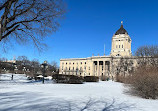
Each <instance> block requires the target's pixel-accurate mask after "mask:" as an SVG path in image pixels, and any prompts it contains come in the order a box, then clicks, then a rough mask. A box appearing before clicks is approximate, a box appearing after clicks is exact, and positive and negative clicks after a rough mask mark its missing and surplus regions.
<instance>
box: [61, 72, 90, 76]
mask: <svg viewBox="0 0 158 111" xmlns="http://www.w3.org/2000/svg"><path fill="white" fill-rule="evenodd" d="M62 74H64V72H62ZM65 74H66V72H65ZM69 74H70V72H69ZM72 74H76V75H78V73H72ZM81 74H82V73H81V72H80V76H81ZM84 75H86V74H85V73H84ZM89 75H90V73H89Z"/></svg>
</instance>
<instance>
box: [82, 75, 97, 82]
mask: <svg viewBox="0 0 158 111" xmlns="http://www.w3.org/2000/svg"><path fill="white" fill-rule="evenodd" d="M84 81H85V82H98V81H99V77H97V76H85V77H84Z"/></svg>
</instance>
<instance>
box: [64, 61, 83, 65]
mask: <svg viewBox="0 0 158 111" xmlns="http://www.w3.org/2000/svg"><path fill="white" fill-rule="evenodd" d="M62 64H63V65H64V62H63V63H62ZM65 64H66V65H67V64H68V63H67V62H66V63H65ZM69 64H71V62H69ZM72 64H73V65H74V64H75V63H74V62H73V63H72ZM76 64H77V65H78V62H77V63H76ZM80 64H83V63H82V62H80ZM84 64H86V62H84Z"/></svg>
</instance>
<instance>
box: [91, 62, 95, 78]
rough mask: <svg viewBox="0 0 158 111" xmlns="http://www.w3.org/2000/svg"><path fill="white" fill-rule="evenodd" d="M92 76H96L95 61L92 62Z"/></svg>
mask: <svg viewBox="0 0 158 111" xmlns="http://www.w3.org/2000/svg"><path fill="white" fill-rule="evenodd" d="M92 75H93V76H95V66H94V61H92Z"/></svg>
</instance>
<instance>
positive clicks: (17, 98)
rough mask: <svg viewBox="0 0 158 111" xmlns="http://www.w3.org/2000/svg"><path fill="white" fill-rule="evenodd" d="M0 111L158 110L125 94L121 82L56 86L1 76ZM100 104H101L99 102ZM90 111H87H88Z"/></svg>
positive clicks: (157, 102) (22, 77)
mask: <svg viewBox="0 0 158 111" xmlns="http://www.w3.org/2000/svg"><path fill="white" fill-rule="evenodd" d="M0 79H1V80H0V111H56V110H61V109H62V110H63V111H64V110H65V111H68V110H70V109H71V110H73V111H80V110H81V109H83V107H85V106H86V104H87V103H90V104H88V105H89V106H90V105H91V107H89V108H87V109H88V111H91V110H95V109H97V110H98V111H100V110H101V109H102V108H103V107H104V106H105V105H107V104H108V105H110V104H111V103H114V104H113V105H114V106H116V107H118V106H121V105H122V106H123V107H124V106H129V108H128V109H127V110H128V111H158V100H147V99H142V98H139V97H135V96H131V95H128V94H126V93H124V91H125V89H126V88H125V87H124V85H123V84H122V83H117V82H113V81H105V82H102V81H100V82H97V83H84V84H55V83H53V82H52V81H46V84H42V82H41V81H31V80H27V79H26V76H25V75H20V74H16V75H14V80H12V81H11V74H3V75H1V76H0ZM98 101H99V102H98ZM85 111H87V110H85Z"/></svg>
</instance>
